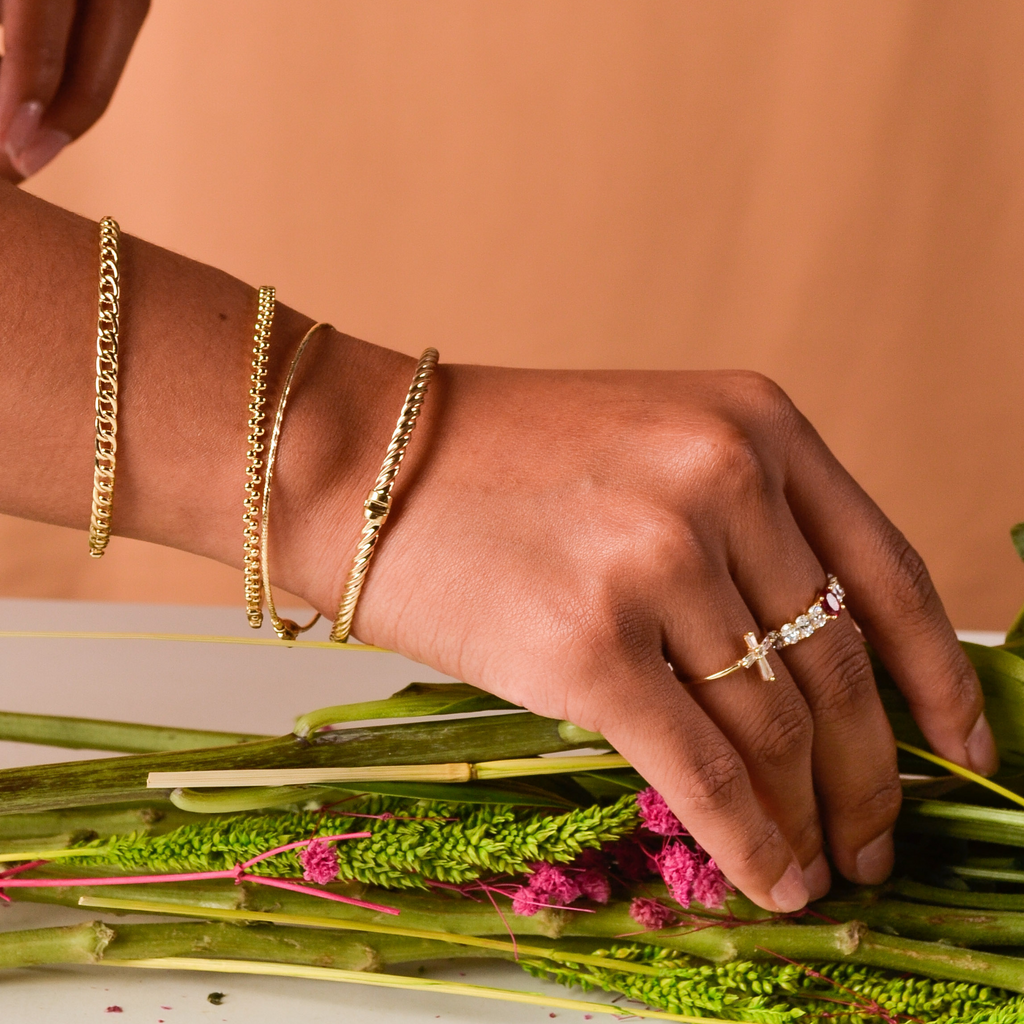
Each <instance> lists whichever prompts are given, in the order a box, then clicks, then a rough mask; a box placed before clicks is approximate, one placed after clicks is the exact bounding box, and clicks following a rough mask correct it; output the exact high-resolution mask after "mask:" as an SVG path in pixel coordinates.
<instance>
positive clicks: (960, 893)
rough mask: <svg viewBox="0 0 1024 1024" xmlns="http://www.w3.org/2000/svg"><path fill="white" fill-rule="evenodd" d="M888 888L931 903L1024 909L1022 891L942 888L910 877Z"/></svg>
mask: <svg viewBox="0 0 1024 1024" xmlns="http://www.w3.org/2000/svg"><path fill="white" fill-rule="evenodd" d="M889 887H890V889H891V891H892V892H894V893H895V894H896V895H898V896H905V897H907V898H908V899H912V900H919V901H921V902H922V903H932V904H937V905H938V906H944V907H969V908H974V909H977V910H1008V911H1012V910H1019V911H1024V893H1009V892H970V891H969V890H966V889H944V888H942V886H938V885H926V884H925V883H924V882H916V881H914V880H913V879H912V878H899V879H897V880H896V881H895V882H892V883H890V886H889Z"/></svg>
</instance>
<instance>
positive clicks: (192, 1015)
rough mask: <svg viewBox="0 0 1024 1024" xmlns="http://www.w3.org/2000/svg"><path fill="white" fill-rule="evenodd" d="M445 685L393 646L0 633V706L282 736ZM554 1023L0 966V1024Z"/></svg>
mask: <svg viewBox="0 0 1024 1024" xmlns="http://www.w3.org/2000/svg"><path fill="white" fill-rule="evenodd" d="M0 629H3V630H39V629H42V630H59V631H102V632H117V631H126V632H128V631H130V632H161V633H167V632H173V633H201V634H216V635H240V636H245V635H249V629H248V626H247V625H246V623H245V620H244V614H243V612H242V611H241V610H231V609H220V608H186V607H173V606H166V605H165V606H159V605H117V604H91V603H83V602H60V601H15V600H0ZM264 635H268V636H272V635H273V634H272V633H265V634H264ZM317 638H320V637H319V634H318V635H317ZM446 678H447V677H445V676H442V675H439V674H438V673H436V672H433V671H431V670H430V669H426V668H423V667H422V666H419V665H416V664H414V663H412V662H410V661H407V660H405V659H404V658H400V657H398V656H397V655H392V654H373V653H345V652H341V651H330V650H328V651H320V650H302V649H284V648H280V649H268V648H265V647H241V646H224V645H212V644H192V643H172V642H156V641H146V640H64V639H61V640H53V639H46V640H39V639H31V640H30V639H4V638H0V709H2V710H5V711H22V712H34V713H41V714H64V715H74V716H79V717H87V718H111V719H121V720H124V721H138V722H152V723H155V724H166V725H175V726H182V727H194V728H206V729H222V730H228V731H235V732H253V733H268V734H273V735H280V734H283V733H285V732H288V731H289V730H290V729H291V726H292V721H293V719H294V718H295V716H296V715H298V714H301V713H303V712H305V711H311V710H313V709H314V708H318V707H325V706H327V705H330V704H340V703H345V702H350V701H356V700H373V699H377V698H381V697H386V696H388V695H390V694H391V693H393V692H394V691H395V690H398V689H400V688H401V687H402V686H404V685H406V684H407V683H410V682H414V681H419V682H439V681H443V680H445V679H446ZM86 756H89V754H88V753H87V752H81V751H70V750H59V749H53V748H48V747H39V746H31V745H28V744H18V743H0V767H12V766H15V765H27V764H44V763H48V762H54V761H59V760H73V759H77V758H80V757H86ZM96 918H105V919H107V920H110V921H116V920H118V918H117V917H116V916H114V915H104V914H103V913H102V912H96V911H90V912H85V911H78V910H73V909H63V908H55V907H45V906H36V905H33V904H27V903H22V904H15V905H13V906H5V907H0V931H6V930H12V929H18V928H33V927H45V926H49V925H56V924H67V923H71V922H74V921H82V920H94V919H96ZM409 970H410V971H411V970H413V968H409ZM426 976H428V977H437V978H445V979H450V980H454V981H463V982H469V983H473V984H480V985H495V986H500V987H504V988H526V989H532V990H534V991H549V992H551V993H553V994H557V995H558V996H561V997H566V996H573V995H575V996H577V997H579V998H583V999H588V1000H596V999H602V996H601V994H600V993H596V994H583V993H579V992H575V993H573V992H570V991H569V990H567V989H565V988H563V987H561V986H558V985H554V984H546V983H542V982H539V981H536V980H535V979H532V978H530V977H529V976H527V975H526V974H525V973H524V972H523V971H521V970H520V969H519V968H517V967H516V966H515V965H514V964H504V963H502V964H493V963H486V962H483V961H473V960H471V961H464V960H460V961H452V962H451V963H450V964H447V965H437V964H434V965H430V966H429V967H428V969H427V972H426ZM210 992H223V993H225V994H226V999H225V1000H224V1003H223V1004H222V1005H221V1006H214V1005H211V1004H210V1003H209V1002H208V1001H207V998H206V997H207V995H208V994H209V993H210ZM109 1006H120V1007H121V1008H122V1011H123V1012H122V1013H121V1014H120V1015H114V1014H108V1012H107V1007H109ZM627 1012H628V1011H627ZM553 1016H554V1017H557V1018H558V1019H559V1020H560V1021H566V1022H572V1024H575V1022H577V1021H582V1020H583V1019H584V1018H583V1015H582V1014H580V1013H577V1012H572V1011H567V1010H552V1011H548V1010H546V1009H542V1008H540V1007H530V1006H517V1005H512V1004H506V1003H497V1002H491V1001H487V1000H482V999H476V998H464V997H458V996H446V995H435V994H431V993H420V992H389V991H384V990H381V989H372V988H364V987H362V986H357V985H340V984H336V983H330V982H313V981H299V980H293V979H286V978H285V979H275V978H263V977H248V976H241V975H222V974H212V973H207V974H191V973H188V974H186V973H179V972H164V971H143V970H137V969H129V968H114V967H93V968H90V967H55V968H32V969H28V970H20V971H2V972H0V1022H2V1024H30V1022H31V1024H49V1022H60V1024H65V1022H67V1024H71V1022H76V1024H77V1022H79V1021H81V1022H88V1021H100V1020H102V1021H105V1022H107V1024H111V1022H112V1021H124V1022H125V1024H129V1022H130V1021H139V1022H145V1024H159V1022H161V1021H163V1022H165V1024H193V1022H199V1021H202V1022H204V1024H213V1022H217V1024H220V1022H230V1024H242V1022H244V1024H271V1022H273V1024H279V1022H281V1021H286V1020H288V1021H291V1020H295V1021H300V1022H302V1024H321V1022H325V1024H326V1022H328V1021H330V1022H345V1024H349V1022H352V1024H355V1022H362V1021H374V1022H377V1024H427V1022H431V1024H432V1022H434V1021H438V1020H440V1021H444V1022H446V1024H511V1022H513V1021H514V1022H516V1024H535V1022H536V1024H539V1022H541V1021H544V1022H545V1024H550V1021H551V1018H552V1017H553ZM597 1019H599V1018H597V1017H595V1020H597ZM604 1019H607V1020H611V1019H612V1018H610V1017H606V1018H604Z"/></svg>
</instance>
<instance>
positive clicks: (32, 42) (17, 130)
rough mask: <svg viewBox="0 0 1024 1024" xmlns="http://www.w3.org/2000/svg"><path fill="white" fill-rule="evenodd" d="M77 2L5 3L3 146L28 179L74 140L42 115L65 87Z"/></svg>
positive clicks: (0, 80) (0, 89)
mask: <svg viewBox="0 0 1024 1024" xmlns="http://www.w3.org/2000/svg"><path fill="white" fill-rule="evenodd" d="M74 19H75V3H74V0H48V2H46V3H40V2H39V0H5V2H4V46H5V53H4V59H3V63H2V65H0V143H2V145H3V150H4V152H5V153H6V154H7V158H8V160H9V161H10V162H11V164H12V166H13V167H14V169H15V170H16V171H17V172H18V173H19V174H21V175H23V176H25V177H27V176H28V175H29V174H31V173H32V172H33V170H35V169H37V168H38V167H41V166H42V165H43V164H44V163H47V162H48V161H49V160H51V159H53V157H54V156H56V155H57V154H58V153H59V152H60V151H61V150H62V149H63V148H64V147H65V146H66V145H67V144H68V142H70V141H71V138H70V136H69V135H68V134H67V133H66V132H62V131H61V130H60V129H58V128H52V127H49V126H47V125H44V124H43V123H42V122H43V115H44V114H45V112H46V108H47V106H48V105H49V103H50V100H52V99H53V97H54V95H55V94H56V92H57V89H58V87H59V85H60V81H61V77H62V76H63V73H64V57H65V53H66V51H67V44H68V37H69V35H70V33H71V28H72V25H73V23H74Z"/></svg>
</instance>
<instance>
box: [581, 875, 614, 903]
mask: <svg viewBox="0 0 1024 1024" xmlns="http://www.w3.org/2000/svg"><path fill="white" fill-rule="evenodd" d="M576 885H577V886H578V887H579V890H580V894H581V895H583V896H585V897H586V898H587V899H588V900H593V901H594V902H595V903H607V902H608V900H609V899H610V898H611V895H612V887H611V884H610V883H609V881H608V876H607V875H606V874H605V873H604V872H603V871H600V870H598V869H597V868H584V869H583V870H582V871H580V872H579V873H578V874H577V875H576Z"/></svg>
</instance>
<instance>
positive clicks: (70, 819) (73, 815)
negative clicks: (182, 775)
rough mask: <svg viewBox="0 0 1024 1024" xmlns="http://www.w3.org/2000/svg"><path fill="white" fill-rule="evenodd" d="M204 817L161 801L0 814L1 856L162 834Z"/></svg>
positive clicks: (151, 800)
mask: <svg viewBox="0 0 1024 1024" xmlns="http://www.w3.org/2000/svg"><path fill="white" fill-rule="evenodd" d="M203 817H204V816H203V815H199V814H189V813H188V812H186V811H181V810H179V809H178V808H177V807H175V806H174V805H173V804H172V803H170V802H169V801H167V800H161V799H155V800H154V799H150V800H148V801H146V802H145V803H142V804H139V805H138V806H130V805H115V806H113V807H95V808H69V809H65V810H58V811H38V812H31V813H28V814H0V853H8V852H15V851H17V850H19V849H23V850H27V849H29V848H31V849H34V850H41V849H48V850H60V849H64V848H65V847H67V846H69V845H71V844H72V843H74V842H83V841H85V840H87V839H89V838H90V837H91V838H95V839H98V838H105V837H107V836H113V835H124V834H125V833H128V832H142V833H146V834H148V835H161V834H163V833H164V832H171V831H173V830H174V829H176V828H178V827H180V826H181V825H187V824H189V823H190V822H194V821H201V820H202V819H203Z"/></svg>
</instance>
